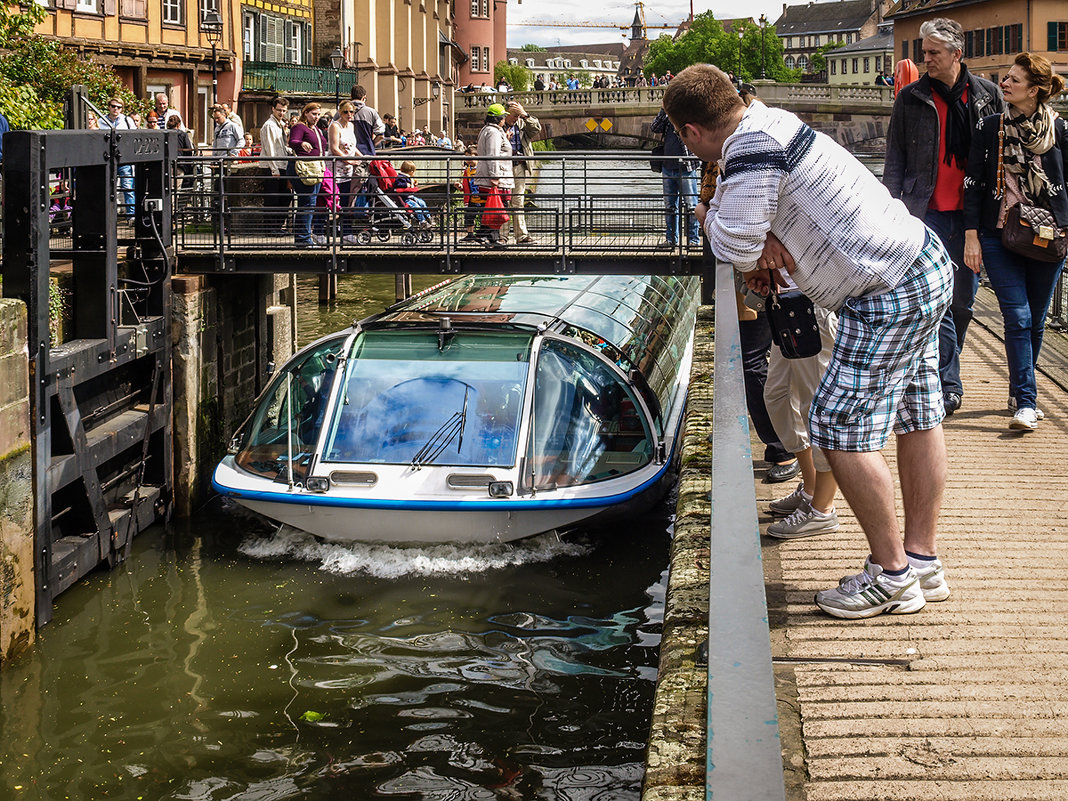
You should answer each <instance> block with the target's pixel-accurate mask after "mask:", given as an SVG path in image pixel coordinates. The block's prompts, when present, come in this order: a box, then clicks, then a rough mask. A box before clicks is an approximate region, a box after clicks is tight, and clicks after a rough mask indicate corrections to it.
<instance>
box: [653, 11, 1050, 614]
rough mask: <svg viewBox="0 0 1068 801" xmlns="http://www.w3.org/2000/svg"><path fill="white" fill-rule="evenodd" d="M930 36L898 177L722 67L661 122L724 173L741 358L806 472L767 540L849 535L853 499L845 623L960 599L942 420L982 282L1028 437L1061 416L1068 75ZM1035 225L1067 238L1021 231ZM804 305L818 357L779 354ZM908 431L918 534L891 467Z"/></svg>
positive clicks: (907, 479) (717, 185)
mask: <svg viewBox="0 0 1068 801" xmlns="http://www.w3.org/2000/svg"><path fill="white" fill-rule="evenodd" d="M920 35H921V37H922V46H923V53H924V61H925V63H926V66H927V73H926V74H925V75H924V76H923V77H922V78H920V79H919V80H918V81H916V82H914V83H912V84H910V85H908V86H906V87H904V88H902V90H901V92H900V93H899V94H898V96H897V98H896V101H895V104H894V108H893V112H892V117H891V122H890V130H889V134H888V137H887V154H886V165H885V172H884V177H883V181H882V182H880V181H879V180H878V179H876V178H875V177H874V175H873V174H872V173H871V172H870V171H869V170H868V169H867V168H865V167H864V166H863V165H862V164H861V163H860V162H858V161H857V160H856V159H855V158H854V157H853V156H852V155H851V154H849V153H848V152H847V151H846V150H844V149H843V148H841V147H840V146H839V145H837V144H836V143H835V142H834V141H833V140H832V139H830V138H828V137H827V136H824V135H823V134H820V133H817V132H816V131H814V130H812V129H811V128H810V127H808V126H807V125H805V124H804V123H803V122H802V121H801V120H800V119H798V118H797V117H796V116H795V115H793V114H791V113H789V112H786V111H782V110H778V109H770V108H767V107H766V106H764V105H763V104H762V103H760V102H759V101H758V100H757V99H755V98H753V97H751V96H750V92H748V91H745V90H744V89H743V90H742V91H738V88H737V87H736V86H735V85H734V84H733V82H732V81H731V79H730V77H729V76H727V75H726V74H724V73H723V72H722V71H720V70H719V69H717V68H716V67H712V66H709V65H696V66H693V67H689V68H687V69H686V70H684V71H682V72H681V73H680V74H679V75H678V76H677V77H676V79H675V80H673V81H672V82H671V85H670V86H669V87H668V89H667V91H666V92H665V95H664V102H663V105H664V112H665V114H666V117H667V123H666V124H665V123H664V122H663V121H661V122H660V124H659V125H658V128H659V129H661V130H662V131H663V132H664V133H665V152H666V145H667V134H668V133H669V131H670V132H671V133H672V134H673V135H674V136H676V137H677V139H678V141H679V143H680V144H681V145H682V146H684V147H685V148H686V150H685V151H684V155H685V154H692V155H693V156H694V157H696V158H698V159H700V160H701V161H702V162H704V163H705V173H704V179H703V180H702V184H701V189H700V193H699V195H698V202H697V204H696V208H695V212H694V213H695V215H696V217H697V219H698V220H699V221H700V225H701V231H702V232H703V234H704V236H705V238H706V247H707V252H709V253H710V254H711V255H712V256H714V258H716V259H719V260H723V261H727V262H730V263H731V264H733V265H734V267H735V268H736V270H737V271H738V273H739V275H740V276H741V277H742V280H744V286H742V289H743V290H744V291H740V292H739V304H738V309H739V318H740V330H741V340H742V343H741V346H742V351H743V354H742V361H743V369H744V372H745V378H746V399H747V404H748V408H749V412H750V415H751V416H752V418H753V422H754V429H755V430H756V431H757V433H758V435H759V437H760V438H761V440H762V441H763V442H764V443H765V446H766V451H765V454H764V455H765V459H766V461H768V462H769V469H768V472H767V474H766V477H765V480H766V481H771V482H777V481H789V480H790V479H791V478H794V477H795V476H797V474H798V473H800V474H801V476H802V480H801V482H800V483H799V484H798V485H797V487H796V488H795V489H794V490H793V491H792V492H791V493H789V494H788V495H786V496H784V497H782V498H778V499H776V500H774V501H772V502H771V503H770V505H769V509H768V511H769V512H770V514H772V515H773V516H776V517H778V518H780V519H778V520H777V521H776V522H774V523H772V524H770V525H769V526H768V527H767V533H768V534H769V535H770V536H772V537H777V538H781V539H793V538H798V537H808V536H814V535H819V534H825V533H828V532H831V531H835V530H837V529H838V527H839V525H838V519H837V514H836V510H835V507H834V500H835V496H836V494H837V491H838V490H839V489H840V490H841V494H842V496H843V497H844V499H845V501H846V502H847V503H848V504H849V506H850V507H851V509H852V511H853V513H854V515H855V516H856V519H857V521H858V523H859V524H860V527H861V529H862V530H863V532H864V535H865V537H866V539H867V544H868V548H869V555H868V557H867V558H866V559H865V561H864V565H863V568H862V570H861V571H860V572H859V573H857V574H855V575H850V576H846V577H845V578H843V579H842V580H841V581H840V582H839V584H838V586H837V587H833V588H829V589H825V590H821V591H819V592H817V593H816V595H815V599H814V601H815V603H816V605H817V606H818V607H819V608H821V609H822V610H824V611H825V612H827V613H828V614H830V615H833V616H836V617H841V618H849V619H856V618H868V617H872V616H874V615H878V614H881V613H897V614H900V613H909V612H916V611H919V610H920V609H922V608H923V607H924V606H925V604H927V603H928V602H937V601H942V600H945V599H946V598H948V597H949V594H950V588H949V583H948V581H947V578H946V571H945V569H944V566H943V564H942V561H941V559H940V558H939V555H938V547H937V528H938V517H939V512H940V508H941V502H942V493H943V488H944V485H945V481H946V474H947V457H946V446H945V439H944V435H943V428H942V425H943V420H944V419H945V418H946V417H947V416H948V415H952V414H953V413H954V412H955V411H957V410H958V409H959V408H960V407H961V405H962V403H963V397H964V388H963V384H962V381H961V371H960V364H959V361H960V353H961V349H962V347H963V345H964V341H965V334H966V331H967V327H968V322H969V321H970V319H971V316H972V304H973V301H974V297H975V293H976V287H977V282H978V276H979V274H980V272H981V270H983V269H985V271H986V275H987V277H988V279H989V281H990V285H991V287H992V288H993V290H994V293H995V295H996V296H997V299H998V303H999V305H1000V308H1001V312H1002V316H1003V319H1004V329H1005V349H1006V359H1007V362H1008V373H1009V387H1008V390H1009V396H1008V407H1009V409H1010V410H1011V412H1012V418H1011V421H1010V422H1009V428H1010V429H1011V430H1013V431H1019V432H1026V431H1032V430H1034V429H1035V428H1036V427H1037V426H1038V424H1039V421H1041V420H1042V419H1043V417H1044V415H1043V414H1042V412H1041V411H1040V410H1039V409H1038V407H1037V403H1036V385H1035V363H1036V361H1037V359H1038V354H1039V350H1040V348H1041V344H1042V332H1043V327H1044V323H1045V316H1046V312H1047V309H1048V306H1049V303H1050V300H1051V296H1052V293H1053V290H1054V287H1055V286H1056V284H1057V281H1058V279H1059V277H1060V274H1061V271H1062V270H1063V266H1064V240H1065V239H1066V237H1068V230H1066V229H1068V193H1066V189H1065V183H1064V176H1065V172H1066V170H1068V123H1066V122H1065V121H1064V120H1062V119H1061V118H1059V117H1058V115H1057V114H1056V112H1055V111H1053V110H1052V108H1051V107H1050V105H1049V101H1050V99H1051V98H1053V97H1055V96H1057V95H1058V94H1059V93H1060V92H1061V91H1062V90H1063V88H1064V80H1063V79H1062V78H1061V77H1060V76H1059V75H1057V74H1055V73H1054V72H1053V69H1052V66H1051V64H1050V62H1049V61H1048V60H1047V59H1046V58H1044V57H1042V56H1040V55H1037V54H1034V53H1021V54H1020V55H1018V56H1017V57H1016V59H1015V63H1014V64H1013V66H1012V67H1011V68H1010V69H1009V71H1008V73H1007V74H1006V75H1005V76H1004V77H1003V78H1002V80H1001V82H1000V85H999V86H995V85H994V84H992V83H991V82H989V81H985V80H983V79H982V78H979V77H977V76H974V75H972V74H971V73H970V72H969V71H968V69H967V66H966V65H965V64H964V63H963V62H962V61H961V57H962V54H963V50H964V46H965V38H964V31H963V29H962V28H961V26H960V25H959V24H958V23H957V22H955V21H953V20H950V19H945V18H939V19H933V20H928V21H926V22H924V23H923V25H922V26H921V28H920ZM677 161H678V160H677ZM667 181H668V176H667V175H666V174H665V198H667V196H668V194H669V193H668V185H667ZM677 194H678V197H679V198H684V199H686V200H687V202H689V198H691V197H692V193H691V191H690V190H689V189H688V188H687V189H680V190H679V191H678V193H677ZM668 212H669V215H670V214H671V213H672V210H671V208H669V209H668ZM675 216H676V219H678V218H680V217H681V216H682V215H681V213H676V215H675ZM1020 219H1025V220H1032V221H1034V220H1045V221H1046V222H1045V223H1034V222H1033V223H1032V227H1031V228H1030V229H1028V230H1027V235H1026V236H1025V237H1021V236H1019V230H1017V228H1014V226H1016V227H1019V226H1020V225H1021V223H1020V222H1019V220H1020ZM677 227H678V224H676V226H674V228H673V227H670V226H669V231H668V236H669V238H670V236H672V235H675V236H679V235H680V234H681V232H680V231H677V230H674V229H675V228H677ZM772 291H774V292H775V293H776V297H775V298H770V297H769V295H770V294H771V292H772ZM743 296H744V297H745V298H746V301H745V302H743V300H742V299H743ZM788 296H793V297H794V298H795V301H793V302H794V305H795V306H796V305H797V304H796V299H797V298H800V299H802V300H803V299H804V298H807V299H808V301H810V302H811V304H812V306H813V309H812V311H813V319H814V321H815V322H814V327H815V328H816V329H817V330H818V342H816V349H815V355H812V354H811V353H807V352H806V353H804V354H798V353H796V352H793V353H792V352H790V350H789V349H787V348H785V347H784V346H782V345H780V344H772V343H773V340H774V338H773V334H774V333H775V332H774V330H773V326H772V323H771V321H770V318H769V317H768V315H767V312H766V311H759V309H761V308H762V307H763V305H764V303H765V302H769V303H778V302H779V298H786V297H788ZM752 298H755V301H752V302H751V301H750V299H752ZM765 299H766V300H765ZM779 341H780V342H782V339H780V340H779ZM891 433H894V434H895V436H896V442H897V467H898V470H897V472H898V480H899V482H900V485H901V490H902V492H901V495H902V503H903V506H904V521H905V525H904V529H903V530H902V529H900V528H899V524H898V514H897V509H896V507H895V500H894V499H895V491H894V480H893V476H892V474H891V471H890V469H889V466H888V464H887V462H886V460H885V459H884V458H883V456H882V453H881V452H882V450H883V448H884V447H885V445H886V444H887V442H888V440H889V437H890V434H891Z"/></svg>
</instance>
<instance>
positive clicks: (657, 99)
mask: <svg viewBox="0 0 1068 801" xmlns="http://www.w3.org/2000/svg"><path fill="white" fill-rule="evenodd" d="M665 88H666V87H664V86H620V87H616V88H614V89H553V90H546V91H543V92H496V91H493V92H482V91H479V92H462V93H458V94H457V95H456V97H457V101H456V102H457V105H458V106H459V107H460V108H466V109H477V108H485V107H486V106H489V105H490V104H492V103H501V104H502V105H506V104H507V103H508V101H509V100H518V101H519V102H520V103H522V104H523V105H524V106H525V107H527V108H539V107H545V106H577V105H581V106H615V105H652V106H659V105H660V104H661V103H662V102H663V100H664V89H665Z"/></svg>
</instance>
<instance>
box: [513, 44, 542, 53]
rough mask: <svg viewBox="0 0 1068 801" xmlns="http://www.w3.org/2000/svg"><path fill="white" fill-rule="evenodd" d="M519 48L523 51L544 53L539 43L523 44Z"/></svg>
mask: <svg viewBox="0 0 1068 801" xmlns="http://www.w3.org/2000/svg"><path fill="white" fill-rule="evenodd" d="M519 49H520V50H522V51H523V52H524V53H544V52H545V48H544V47H542V46H541V45H536V44H525V45H523V46H522V47H521V48H519Z"/></svg>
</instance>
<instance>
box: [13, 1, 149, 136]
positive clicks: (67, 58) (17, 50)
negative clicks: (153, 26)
mask: <svg viewBox="0 0 1068 801" xmlns="http://www.w3.org/2000/svg"><path fill="white" fill-rule="evenodd" d="M47 13H48V12H47V11H46V10H45V9H44V8H43V7H42V6H41V5H40V4H38V3H36V2H32V0H31V1H30V2H26V3H25V4H23V5H21V6H8V5H6V4H5V3H3V2H2V1H0V48H3V49H6V50H7V51H8V52H7V53H6V54H5V55H4V57H3V58H0V111H3V113H4V116H5V117H7V119H8V122H9V123H10V124H11V127H12V128H34V129H47V128H62V127H63V99H64V98H65V97H66V94H67V92H68V91H69V90H70V88H71V87H72V86H74V85H76V84H83V85H84V86H85V87H86V90H87V92H88V95H89V99H90V100H91V101H92V102H93V103H94V104H96V105H97V107H99V108H101V109H105V108H107V101H108V98H109V97H121V98H122V99H123V101H124V103H125V106H126V113H128V114H130V113H133V112H134V111H141V112H147V111H148V108H149V105H150V104H149V103H148V101H147V100H142V99H140V98H137V97H135V96H134V94H133V93H132V92H131V91H130V90H129V89H127V88H126V87H125V85H124V84H123V83H122V81H121V79H120V78H119V76H118V75H117V74H116V73H115V71H114V70H112V69H111V68H109V67H105V66H103V65H100V64H94V63H93V62H91V61H88V60H86V59H84V58H81V57H80V56H78V55H77V54H76V53H75V52H74V51H72V50H68V49H65V48H63V47H62V46H61V45H60V44H59V43H58V42H54V41H49V40H47V39H45V38H44V37H42V36H39V35H37V34H36V33H34V27H35V26H36V25H37V24H38V23H39V22H41V21H42V20H43V19H44V18H45V17H46V16H47Z"/></svg>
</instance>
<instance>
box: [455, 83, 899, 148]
mask: <svg viewBox="0 0 1068 801" xmlns="http://www.w3.org/2000/svg"><path fill="white" fill-rule="evenodd" d="M755 87H756V89H757V93H758V95H759V96H760V98H761V100H763V101H764V102H765V103H766V104H768V105H770V106H777V107H779V108H784V109H787V110H788V111H792V112H794V113H795V114H798V115H799V116H801V117H802V118H803V119H804V120H805V121H806V122H808V123H809V124H810V125H813V127H815V128H817V129H819V130H823V131H824V133H827V134H828V135H832V136H834V137H835V138H836V139H837V140H838V141H839V142H841V143H842V144H844V145H850V144H852V143H855V142H861V141H872V140H874V139H877V138H878V137H880V136H883V135H884V134H885V128H886V124H887V122H888V121H889V119H890V110H891V108H892V107H893V104H894V90H893V87H889V86H838V85H831V84H807V83H797V84H787V83H775V82H774V81H757V82H756V84H755ZM665 88H666V87H664V86H641V87H621V88H616V89H579V90H574V91H572V90H569V89H558V90H554V91H545V92H474V93H467V94H458V95H456V130H457V132H458V133H459V134H460V135H461V137H464V134H466V135H467V137H470V135H471V134H472V133H474V132H477V130H478V129H479V128H480V127H481V126H482V123H483V121H484V119H485V116H486V112H485V109H486V106H488V105H489V104H490V103H502V104H507V103H508V101H509V100H518V101H519V102H520V103H522V104H523V106H524V107H525V108H526V109H527V110H528V111H530V113H531V114H533V115H534V116H536V117H537V118H538V120H539V121H540V122H541V124H542V128H543V135H544V137H545V138H547V139H556V140H561V139H565V140H566V139H571V140H575V141H590V140H591V139H592V140H593V141H597V142H602V143H611V144H612V146H616V147H628V146H629V147H634V146H639V147H642V146H648V145H647V143H648V142H650V141H652V140H654V139H657V138H658V137H656V136H655V135H653V134H651V133H650V132H649V123H650V122H652V120H653V117H655V116H656V113H657V111H659V110H660V106H661V103H662V102H663V98H664V90H665ZM464 141H467V138H464Z"/></svg>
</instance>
